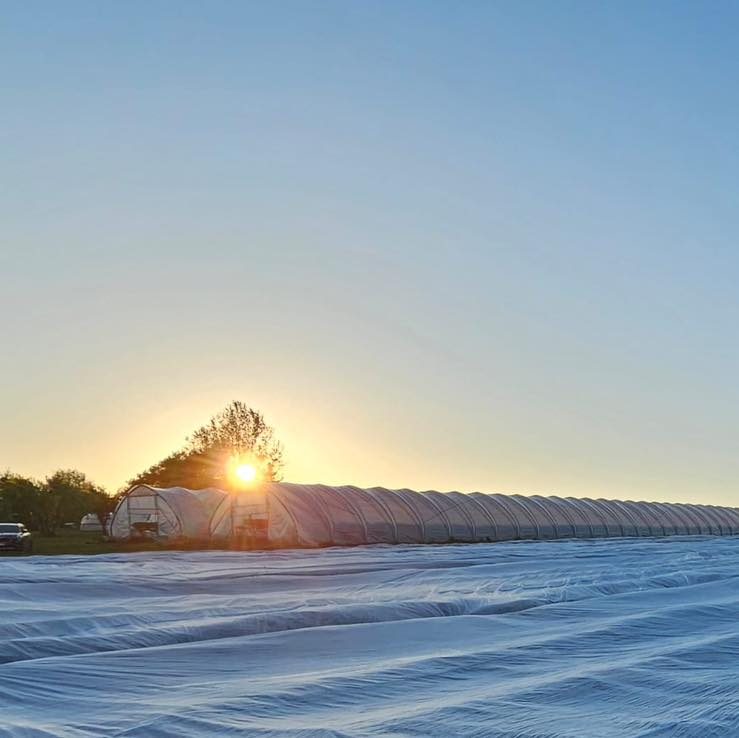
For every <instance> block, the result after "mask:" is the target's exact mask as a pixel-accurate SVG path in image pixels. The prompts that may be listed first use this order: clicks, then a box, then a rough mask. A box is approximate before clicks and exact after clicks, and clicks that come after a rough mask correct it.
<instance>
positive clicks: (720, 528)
mask: <svg viewBox="0 0 739 738" xmlns="http://www.w3.org/2000/svg"><path fill="white" fill-rule="evenodd" d="M700 507H702V508H703V509H704V510H705V511H706V517H708V515H709V513H710V515H711V519H712V520H715V521H716V525H718V534H719V535H720V536H722V535H724V528H723V525H721V518H720V517H719V516H718V515H715V514H714V512H713V510H714V507H713V505H701V506H700Z"/></svg>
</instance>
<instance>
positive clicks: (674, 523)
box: [649, 500, 685, 536]
mask: <svg viewBox="0 0 739 738" xmlns="http://www.w3.org/2000/svg"><path fill="white" fill-rule="evenodd" d="M649 504H650V505H651V506H652V507H653V508H655V509H656V510H657V511H658V512H659V513H660V514H661V519H662V520H663V521H664V522H663V523H662V530H663V531H664V533H665V535H666V536H679V535H680V529H681V528H685V524H684V523H683V521H682V518H680V517H676V515H675V513H674V511H672V510H670V508H669V507H668V506H667V505H666V504H665V503H664V502H657V501H654V500H653V501H652V502H650V503H649ZM670 528H671V529H672V532H671V533H668V530H669V529H670Z"/></svg>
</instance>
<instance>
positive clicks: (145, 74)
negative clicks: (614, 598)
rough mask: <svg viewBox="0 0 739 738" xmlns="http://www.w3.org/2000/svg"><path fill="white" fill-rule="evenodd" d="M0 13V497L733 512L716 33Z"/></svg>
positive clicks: (589, 6)
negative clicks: (567, 501)
mask: <svg viewBox="0 0 739 738" xmlns="http://www.w3.org/2000/svg"><path fill="white" fill-rule="evenodd" d="M0 16H1V22H0V79H1V80H2V90H3V95H2V97H3V104H2V114H1V116H0V135H2V146H0V157H1V159H0V177H1V181H2V192H3V196H2V198H0V216H1V218H2V224H3V227H2V235H1V236H0V238H2V245H1V246H0V273H1V274H2V290H1V291H0V309H1V310H2V313H1V314H2V320H1V322H0V339H2V348H3V350H2V356H3V358H2V361H1V362H0V467H11V468H12V469H14V470H16V471H18V472H20V473H26V474H33V475H37V476H43V475H44V474H45V473H49V472H51V471H53V469H54V468H56V467H59V466H64V467H78V468H80V469H82V470H83V471H86V472H87V473H88V474H89V475H91V476H92V477H93V478H94V479H96V480H98V481H100V482H102V483H105V484H106V485H108V486H109V487H111V488H115V487H117V486H119V485H120V484H122V483H123V481H124V480H125V479H126V478H128V477H130V476H131V475H132V474H133V473H135V472H136V471H138V470H140V469H141V468H143V467H145V466H147V465H148V464H150V463H152V462H154V461H156V460H158V458H160V457H161V456H162V455H163V454H165V453H168V452H169V451H171V450H172V449H174V448H176V447H177V446H178V445H179V444H180V442H181V441H182V438H183V437H184V436H185V435H186V434H187V433H188V432H189V431H190V430H192V429H193V428H194V427H196V426H197V425H198V424H200V423H201V422H204V421H205V420H206V419H207V418H208V417H209V415H211V414H212V413H213V412H215V411H217V410H218V409H219V408H220V407H221V406H222V405H225V404H226V403H227V402H228V401H230V400H232V399H242V400H244V401H246V402H248V403H249V404H251V405H253V406H255V407H257V408H259V409H261V410H262V411H263V412H264V413H265V414H266V416H267V418H268V419H269V420H270V421H272V423H273V424H274V425H275V426H276V428H277V430H278V432H279V435H280V436H281V437H282V438H283V440H284V441H285V444H286V447H287V456H288V467H287V474H286V476H287V478H289V479H291V480H293V481H324V482H329V483H332V482H343V483H353V484H359V485H369V484H384V485H387V486H409V487H416V488H428V487H434V488H440V489H452V488H456V489H462V490H471V489H478V490H482V491H509V492H533V491H536V492H543V493H559V494H572V495H579V496H582V495H593V496H607V497H632V498H647V499H664V500H669V499H674V500H693V501H703V502H715V503H734V504H739V493H738V492H737V490H739V453H738V452H737V447H738V446H739V381H737V377H739V346H738V345H737V325H738V324H739V323H738V320H739V296H738V295H737V285H739V246H738V245H737V242H738V240H739V239H738V237H739V207H737V199H738V196H739V181H738V178H737V175H738V174H739V161H738V160H739V147H737V146H736V131H737V130H739V103H738V102H737V96H736V87H737V82H739V54H737V52H736V31H737V28H739V8H737V6H736V5H735V4H731V3H720V2H717V3H710V4H704V3H692V2H685V3H681V2H652V3H648V4H644V3H636V2H626V3H592V2H556V3H555V2H551V3H545V2H528V3H518V2H507V3H492V2H463V3H457V2H443V3H442V2H429V1H424V2H410V1H408V0H401V1H400V2H362V3H360V2H351V1H349V2H346V1H344V2H262V3H259V4H256V3H246V2H236V1H234V2H212V1H210V0H209V2H182V1H179V2H174V0H172V1H171V2H150V1H147V2H126V3H118V2H98V1H97V0H96V1H95V2H73V1H71V0H69V1H68V2H64V3H60V2H6V3H4V4H3V6H2V11H1V13H0Z"/></svg>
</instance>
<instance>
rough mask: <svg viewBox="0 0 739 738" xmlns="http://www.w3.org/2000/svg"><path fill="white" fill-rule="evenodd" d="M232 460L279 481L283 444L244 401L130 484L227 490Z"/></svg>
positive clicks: (271, 479) (211, 420)
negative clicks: (253, 467) (221, 488)
mask: <svg viewBox="0 0 739 738" xmlns="http://www.w3.org/2000/svg"><path fill="white" fill-rule="evenodd" d="M233 459H238V460H239V461H240V462H243V463H250V464H253V465H254V466H255V467H256V468H257V470H258V473H259V477H260V478H261V479H264V480H267V481H276V480H279V479H280V475H281V472H282V465H283V450H282V445H281V444H280V443H279V442H278V441H276V440H275V439H274V430H273V428H272V427H270V426H269V425H268V424H267V422H266V421H265V420H264V417H263V415H262V414H261V413H260V412H258V411H257V410H254V409H252V408H250V407H248V406H247V405H245V404H244V403H243V402H238V401H237V402H232V403H231V404H230V405H228V406H227V407H226V408H225V409H224V410H222V411H221V412H220V413H218V414H217V415H214V416H213V417H212V418H211V419H210V421H208V423H206V424H205V425H204V426H202V427H200V428H198V429H197V430H196V431H195V432H194V433H193V434H192V435H190V436H188V438H187V439H186V443H185V446H184V448H182V449H180V450H179V451H175V452H174V453H172V454H170V455H169V456H167V457H166V458H165V459H162V461H160V462H158V463H156V464H154V465H153V466H151V467H149V468H148V469H147V470H146V471H144V472H143V473H141V474H139V475H138V476H136V477H134V478H133V479H131V480H130V482H129V485H133V484H150V485H152V486H156V487H189V488H191V489H203V488H205V487H227V486H229V484H230V479H229V473H228V467H229V463H230V462H231V460H233Z"/></svg>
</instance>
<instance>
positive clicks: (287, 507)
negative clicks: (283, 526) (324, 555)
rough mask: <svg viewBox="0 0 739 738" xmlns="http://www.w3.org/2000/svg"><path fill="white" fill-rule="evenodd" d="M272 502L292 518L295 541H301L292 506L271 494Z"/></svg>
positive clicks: (268, 516)
mask: <svg viewBox="0 0 739 738" xmlns="http://www.w3.org/2000/svg"><path fill="white" fill-rule="evenodd" d="M278 486H279V485H278ZM270 501H276V502H277V503H279V505H280V507H281V508H282V509H283V510H284V511H285V512H286V513H287V516H288V517H289V518H290V520H291V521H292V524H293V525H294V526H295V540H296V541H300V525H299V524H298V519H297V518H296V517H295V515H294V514H293V511H292V510H291V509H290V505H286V504H285V502H284V500H281V499H280V495H279V494H271V495H270ZM270 505H271V503H270ZM231 509H232V510H233V504H232V505H231ZM267 510H269V506H268V508H267ZM270 517H271V515H270V514H269V512H268V514H267V526H269V519H270ZM231 526H232V529H233V513H232V522H231ZM329 532H330V530H329ZM232 535H233V533H232Z"/></svg>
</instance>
